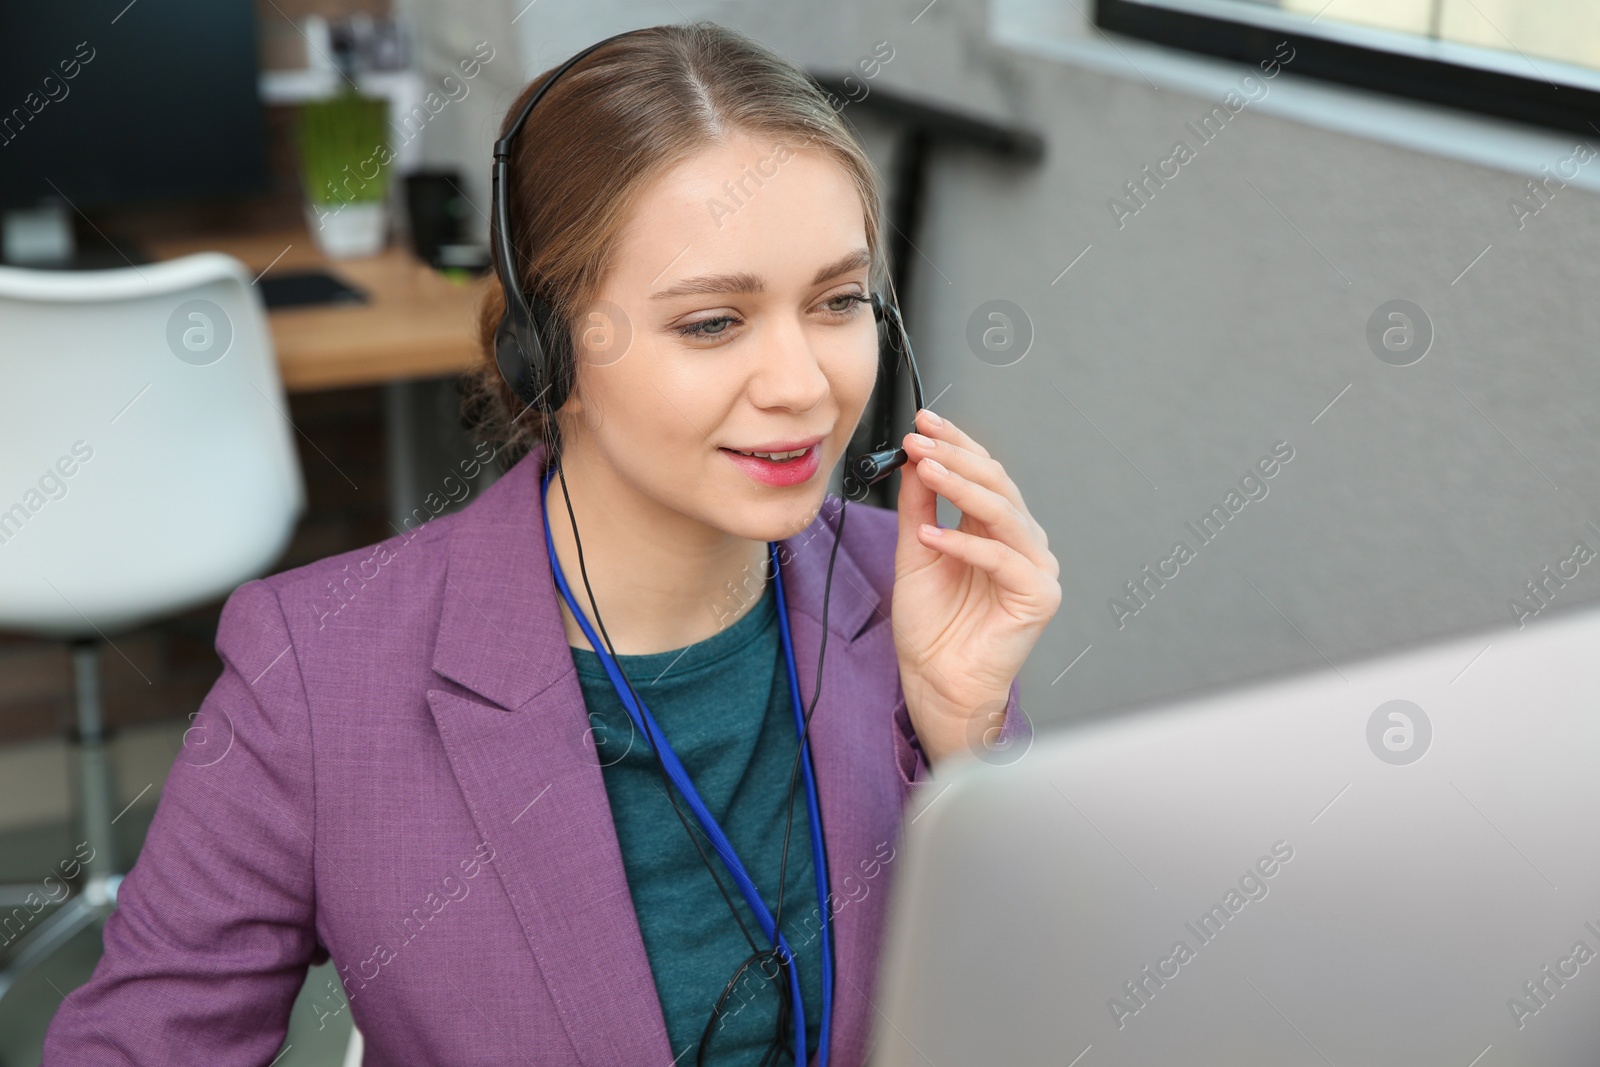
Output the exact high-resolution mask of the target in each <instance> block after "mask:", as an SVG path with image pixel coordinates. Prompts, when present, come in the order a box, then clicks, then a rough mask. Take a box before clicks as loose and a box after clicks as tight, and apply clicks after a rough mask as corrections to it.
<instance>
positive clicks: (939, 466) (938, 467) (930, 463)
mask: <svg viewBox="0 0 1600 1067" xmlns="http://www.w3.org/2000/svg"><path fill="white" fill-rule="evenodd" d="M922 462H923V465H924V466H926V467H927V468H928V469H929V470H931V471H933V472H934V473H935V474H943V473H944V464H943V463H940V462H939V461H938V460H936V459H925V460H923V461H922Z"/></svg>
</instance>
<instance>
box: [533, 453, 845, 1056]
mask: <svg viewBox="0 0 1600 1067" xmlns="http://www.w3.org/2000/svg"><path fill="white" fill-rule="evenodd" d="M554 473H555V468H554V466H552V467H551V468H550V469H549V470H547V471H545V474H544V478H543V480H542V481H541V483H540V498H539V499H540V502H541V506H540V509H539V510H540V512H541V513H542V514H543V516H544V544H545V549H546V551H548V552H549V553H550V573H551V574H552V575H554V576H555V580H556V587H557V588H558V589H560V590H561V595H562V597H564V598H565V599H566V601H567V606H568V607H569V608H571V609H572V615H573V617H574V618H576V619H577V620H578V625H579V626H580V627H582V628H583V635H584V636H585V637H586V638H588V639H589V646H590V647H591V648H593V649H594V651H595V652H596V654H598V655H599V657H600V662H601V664H602V665H603V666H604V667H605V669H606V675H607V676H608V677H609V678H610V679H611V685H612V687H613V688H614V689H616V691H617V696H618V697H619V698H620V699H621V701H622V705H623V707H625V708H626V709H627V711H628V717H629V718H631V719H632V720H633V724H634V727H635V728H636V729H638V730H639V731H640V732H641V733H643V734H644V735H645V736H646V737H647V738H655V739H656V740H657V741H658V744H657V746H655V747H657V749H658V750H659V752H660V753H661V762H662V765H663V766H664V767H665V768H666V771H667V776H668V777H669V778H670V779H671V780H672V782H673V784H674V785H676V786H677V787H678V791H679V792H680V793H682V794H683V796H684V799H685V800H687V801H688V802H689V808H690V810H691V811H692V812H693V813H694V816H695V818H696V819H697V820H698V821H699V823H700V826H701V828H702V829H703V830H704V831H705V833H706V837H707V838H709V839H710V841H711V846H712V847H713V848H714V849H716V851H717V854H718V855H719V856H721V857H722V862H723V865H724V866H726V867H727V869H728V872H729V873H730V874H732V875H733V879H734V881H735V882H737V883H738V886H739V892H740V893H741V894H742V895H743V896H744V899H745V903H746V904H748V905H749V906H750V910H751V911H752V912H754V913H755V916H756V919H757V921H759V922H760V924H761V930H762V933H764V934H765V935H766V937H767V938H768V940H769V941H770V940H772V939H774V937H775V938H776V941H777V944H778V945H779V946H780V947H781V948H782V949H783V951H784V953H785V956H786V957H787V958H788V959H789V961H790V966H789V989H790V992H791V993H792V995H793V999H794V1026H795V1050H796V1052H795V1061H796V1062H797V1063H805V1062H806V1059H807V1056H806V1016H805V1005H804V1004H803V1003H802V1001H801V997H800V968H799V961H798V960H797V959H796V958H795V955H794V952H793V951H792V950H790V948H789V942H788V941H787V940H785V938H784V936H783V933H782V931H779V930H777V929H776V924H775V922H774V920H773V918H772V913H771V912H770V911H769V910H768V909H767V905H766V902H765V901H763V900H762V899H761V894H760V893H759V892H758V891H757V890H756V886H755V883H754V882H752V881H751V880H750V875H749V874H748V873H747V872H746V871H745V868H744V864H743V863H742V862H741V861H740V859H739V857H738V855H737V854H736V853H735V852H734V851H733V845H732V844H731V843H730V842H729V841H728V837H727V835H726V834H724V833H723V832H722V827H720V826H718V825H717V820H716V819H715V818H713V817H712V815H711V812H710V811H709V810H708V809H707V808H706V806H705V803H704V802H703V801H702V800H701V799H700V794H699V793H698V792H697V791H696V790H695V788H694V784H693V783H692V782H690V781H689V775H688V772H687V771H685V770H684V768H683V764H682V763H680V762H679V761H678V756H677V754H676V753H675V752H673V750H672V746H671V745H669V744H668V743H667V738H666V735H665V734H664V733H663V732H662V731H661V728H660V727H659V726H657V725H656V720H655V717H654V716H653V715H651V714H650V709H649V708H647V707H645V706H644V702H643V701H638V702H635V700H634V698H633V695H632V693H631V692H630V691H629V687H628V684H627V681H626V679H624V678H623V676H622V671H621V670H620V669H619V668H618V667H617V663H616V660H614V659H613V658H612V656H611V654H610V653H609V652H607V651H606V648H605V644H604V643H603V642H602V641H601V640H600V638H599V636H598V635H596V634H595V632H594V630H593V629H591V628H590V626H589V620H588V619H587V618H585V617H584V614H583V612H582V611H580V610H579V609H578V604H577V601H575V600H574V599H573V596H572V590H571V589H569V588H568V587H567V580H566V577H565V576H564V575H563V574H562V573H561V564H560V562H559V561H558V560H557V559H556V546H555V542H554V541H553V540H552V539H551V537H550V511H549V508H548V507H545V506H544V504H543V502H544V500H545V495H546V492H547V491H548V489H549V486H550V479H551V477H552V476H553V475H554ZM767 553H768V555H769V557H770V558H771V560H772V575H773V584H774V587H775V589H776V592H777V595H778V628H779V630H780V631H781V632H782V634H783V658H784V664H785V665H786V666H787V667H788V670H789V698H790V701H791V702H792V703H793V705H794V726H795V736H796V738H797V739H798V738H803V735H804V732H805V712H804V711H803V709H802V705H801V702H800V681H799V676H798V675H797V674H796V673H795V666H794V642H793V641H792V639H791V638H790V635H789V613H788V610H787V608H786V607H785V603H784V598H783V573H782V571H781V569H780V568H779V566H778V546H777V544H776V543H774V542H772V541H768V542H767ZM801 750H802V752H803V755H802V756H801V758H800V766H801V770H802V771H803V772H804V777H805V783H806V807H807V809H808V810H809V811H810V814H811V856H812V868H813V871H814V873H815V874H816V880H817V901H818V903H819V904H820V905H821V912H822V915H821V919H822V923H821V931H820V936H821V938H822V946H821V947H822V1031H821V1034H820V1036H819V1038H818V1046H817V1062H818V1067H827V1064H828V1032H829V1029H830V1024H831V1022H832V1019H833V950H832V947H831V944H830V940H831V935H830V933H829V924H828V917H829V912H830V910H831V909H830V907H829V904H830V901H829V897H828V860H827V855H826V853H825V852H824V851H823V847H822V818H821V815H820V813H819V812H818V810H817V782H816V778H815V776H814V775H813V774H812V770H811V748H810V742H809V741H804V740H802V743H801Z"/></svg>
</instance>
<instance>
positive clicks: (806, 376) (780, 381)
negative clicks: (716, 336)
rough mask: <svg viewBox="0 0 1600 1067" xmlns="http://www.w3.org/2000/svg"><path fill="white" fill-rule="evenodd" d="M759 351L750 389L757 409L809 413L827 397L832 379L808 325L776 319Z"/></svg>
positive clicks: (777, 317) (793, 318) (791, 320)
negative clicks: (819, 356)
mask: <svg viewBox="0 0 1600 1067" xmlns="http://www.w3.org/2000/svg"><path fill="white" fill-rule="evenodd" d="M759 349H760V354H759V356H758V364H757V367H756V369H755V371H754V372H753V374H752V375H751V379H750V383H749V386H748V387H747V391H748V393H749V396H750V402H751V403H753V404H754V405H755V406H756V407H759V408H776V409H781V410H787V411H796V412H807V411H810V410H811V409H812V408H814V407H816V406H817V405H818V404H820V403H821V402H822V401H823V399H824V398H826V397H827V395H828V391H829V389H830V388H831V386H830V384H829V382H828V376H827V375H826V374H824V373H823V370H822V363H821V361H820V360H819V359H818V358H817V352H816V348H815V345H814V344H813V343H812V338H811V336H810V335H809V334H808V333H807V330H806V328H805V324H804V323H802V322H800V321H799V320H798V319H797V318H796V317H794V316H790V315H780V316H776V317H775V318H774V319H773V320H772V324H771V326H770V328H769V329H768V330H767V331H766V335H765V336H764V337H763V338H762V339H761V344H760V345H759Z"/></svg>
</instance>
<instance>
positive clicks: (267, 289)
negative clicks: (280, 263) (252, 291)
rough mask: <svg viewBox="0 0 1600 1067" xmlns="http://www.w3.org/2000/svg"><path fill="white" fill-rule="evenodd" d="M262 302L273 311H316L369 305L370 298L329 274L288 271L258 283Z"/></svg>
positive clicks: (312, 271)
mask: <svg viewBox="0 0 1600 1067" xmlns="http://www.w3.org/2000/svg"><path fill="white" fill-rule="evenodd" d="M256 288H257V289H260V290H261V301H262V303H264V304H266V306H267V309H268V310H269V311H276V310H278V309H279V308H291V307H312V306H316V305H318V304H365V303H367V294H366V292H365V290H362V289H358V288H356V287H355V286H353V285H350V284H348V283H346V282H344V281H342V280H341V279H339V278H336V277H334V276H333V275H332V274H329V273H327V272H326V271H320V270H305V271H286V272H284V273H282V274H268V275H264V276H263V277H262V278H261V279H260V280H259V281H257V282H256Z"/></svg>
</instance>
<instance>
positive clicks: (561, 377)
mask: <svg viewBox="0 0 1600 1067" xmlns="http://www.w3.org/2000/svg"><path fill="white" fill-rule="evenodd" d="M530 303H531V304H532V308H531V310H532V312H533V320H534V321H533V330H534V333H535V335H536V336H537V338H538V341H539V360H538V363H537V365H536V377H537V380H538V383H539V391H540V392H542V393H543V400H542V402H541V403H540V405H539V406H540V409H541V410H542V411H545V412H554V411H558V410H560V408H561V405H562V404H565V403H566V402H567V394H568V393H569V392H570V391H571V390H572V373H573V369H574V368H573V362H572V359H573V357H572V336H571V332H570V331H569V330H567V329H566V326H565V324H564V323H562V321H561V317H560V316H559V315H557V314H556V313H555V310H554V309H553V308H552V307H551V306H550V304H549V303H548V302H547V301H546V300H545V299H544V298H543V297H541V296H539V295H538V294H537V293H536V294H534V297H533V300H532V301H531V302H530Z"/></svg>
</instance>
